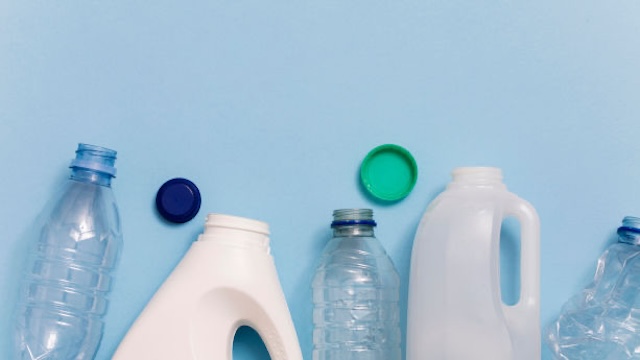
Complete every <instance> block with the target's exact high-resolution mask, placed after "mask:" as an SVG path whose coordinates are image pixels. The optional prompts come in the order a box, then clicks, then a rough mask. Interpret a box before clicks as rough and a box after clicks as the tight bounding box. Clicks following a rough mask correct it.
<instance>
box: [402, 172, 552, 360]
mask: <svg viewBox="0 0 640 360" xmlns="http://www.w3.org/2000/svg"><path fill="white" fill-rule="evenodd" d="M507 217H514V218H516V219H517V220H518V221H519V223H520V229H521V234H520V242H521V259H520V268H521V270H520V274H521V277H520V297H519V300H518V302H517V303H516V304H514V305H512V306H508V305H505V304H504V303H503V302H502V297H501V292H500V259H499V257H500V229H501V226H502V222H503V220H504V219H505V218H507ZM539 234H540V225H539V220H538V215H537V214H536V211H535V209H534V208H533V207H532V206H531V205H530V204H529V203H528V202H526V201H524V200H522V199H520V198H519V197H517V196H516V195H514V194H513V193H511V192H509V191H508V190H507V188H506V186H505V185H504V184H503V183H502V173H501V171H500V169H497V168H485V167H470V168H458V169H455V170H454V171H453V180H452V181H451V183H449V185H448V186H447V189H446V190H445V191H444V192H443V193H441V194H440V195H439V196H438V197H437V198H436V199H435V200H434V201H433V202H432V203H431V204H430V206H429V207H428V209H427V211H426V213H425V214H424V216H423V218H422V220H421V222H420V225H419V227H418V231H417V234H416V237H415V241H414V244H413V250H412V254H411V273H410V280H409V307H408V314H407V317H408V319H407V327H408V328H407V359H408V360H470V359H479V360H540V320H539V313H540V308H539V307H540V281H539V279H540V245H539V243H540V240H539V238H540V235H539Z"/></svg>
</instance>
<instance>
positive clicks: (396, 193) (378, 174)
mask: <svg viewBox="0 0 640 360" xmlns="http://www.w3.org/2000/svg"><path fill="white" fill-rule="evenodd" d="M417 179H418V166H417V165H416V161H415V159H414V158H413V156H412V155H411V153H410V152H409V151H407V149H405V148H403V147H402V146H398V145H394V144H385V145H380V146H378V147H376V148H375V149H373V150H371V151H370V152H369V154H367V156H366V157H365V158H364V160H362V165H361V166H360V180H361V181H362V184H363V185H364V188H365V189H367V191H368V192H369V193H370V194H371V195H373V196H374V197H376V198H378V199H381V200H386V201H397V200H400V199H402V198H404V197H406V196H407V195H409V193H410V192H411V190H413V186H414V185H415V184H416V180H417Z"/></svg>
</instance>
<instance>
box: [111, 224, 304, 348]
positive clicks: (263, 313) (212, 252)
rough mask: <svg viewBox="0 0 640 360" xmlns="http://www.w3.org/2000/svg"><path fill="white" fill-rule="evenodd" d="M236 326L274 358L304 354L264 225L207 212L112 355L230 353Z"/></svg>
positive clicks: (265, 225) (267, 227)
mask: <svg viewBox="0 0 640 360" xmlns="http://www.w3.org/2000/svg"><path fill="white" fill-rule="evenodd" d="M241 326H249V327H251V328H253V329H254V330H256V332H257V333H258V334H259V335H260V336H261V337H262V340H263V341H264V344H265V346H266V348H267V351H268V352H269V355H270V356H271V359H272V360H301V359H302V353H301V351H300V346H299V344H298V337H297V335H296V331H295V328H294V326H293V322H292V321H291V316H290V315H289V309H288V307H287V303H286V301H285V297H284V294H283V292H282V288H281V287H280V281H279V280H278V274H277V272H276V267H275V264H274V262H273V257H272V256H271V254H270V247H269V226H268V225H267V224H266V223H264V222H261V221H256V220H252V219H246V218H241V217H236V216H230V215H222V214H209V215H208V216H207V221H206V224H205V230H204V233H203V234H201V235H200V236H199V237H198V240H197V241H196V242H194V243H193V245H191V248H190V249H189V251H188V252H187V254H186V255H185V256H184V257H183V259H182V261H180V263H179V264H178V266H177V267H176V268H175V269H174V270H173V272H172V273H171V275H170V276H169V277H168V278H167V280H166V281H165V282H164V284H162V286H161V287H160V289H159V290H158V291H157V292H156V294H155V295H154V296H153V298H152V299H151V301H150V302H149V303H148V304H147V306H146V308H145V309H144V310H143V311H142V313H141V314H140V316H139V317H138V319H137V320H136V321H135V323H134V324H133V326H132V327H131V329H130V330H129V332H128V333H127V335H126V336H125V338H124V340H123V341H122V343H120V346H119V347H118V349H117V351H116V353H115V355H114V357H113V359H115V360H138V359H154V360H176V359H180V360H188V359H194V360H195V359H198V360H199V359H215V360H223V359H228V360H231V358H232V350H233V349H232V347H233V338H234V336H235V333H236V331H237V330H238V328H240V327H241Z"/></svg>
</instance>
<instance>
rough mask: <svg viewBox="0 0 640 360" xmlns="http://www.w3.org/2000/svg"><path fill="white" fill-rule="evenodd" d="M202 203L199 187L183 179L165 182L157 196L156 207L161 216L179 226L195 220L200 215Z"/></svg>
mask: <svg viewBox="0 0 640 360" xmlns="http://www.w3.org/2000/svg"><path fill="white" fill-rule="evenodd" d="M200 201H201V199H200V190H198V187H197V186H196V185H195V184H194V183H192V182H191V181H189V180H187V179H183V178H175V179H171V180H169V181H167V182H165V183H164V184H163V185H162V186H161V187H160V189H159V190H158V194H157V195H156V207H157V208H158V212H160V215H162V217H163V218H165V219H167V220H168V221H171V222H174V223H179V224H181V223H185V222H187V221H189V220H191V219H193V218H194V217H195V216H196V214H198V211H199V210H200Z"/></svg>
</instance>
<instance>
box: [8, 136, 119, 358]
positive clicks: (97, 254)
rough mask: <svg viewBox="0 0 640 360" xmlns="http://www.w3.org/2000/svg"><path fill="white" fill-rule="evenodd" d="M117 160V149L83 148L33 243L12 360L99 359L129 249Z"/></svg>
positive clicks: (18, 309)
mask: <svg viewBox="0 0 640 360" xmlns="http://www.w3.org/2000/svg"><path fill="white" fill-rule="evenodd" d="M115 160H116V152H115V151H113V150H109V149H105V148H102V147H99V146H93V145H86V144H80V145H79V146H78V150H77V151H76V159H75V160H73V161H72V162H71V166H70V167H71V177H70V179H69V180H68V181H67V183H66V184H65V186H64V188H63V189H62V190H61V191H60V192H59V193H58V194H57V196H56V197H55V198H54V200H53V201H52V203H51V204H50V210H49V211H48V212H47V211H45V213H46V214H44V216H43V219H44V224H40V225H38V228H39V231H38V235H39V236H38V237H37V239H34V240H35V244H31V245H32V251H31V253H30V260H29V261H28V262H27V263H28V266H27V268H26V277H25V279H24V284H23V289H22V292H21V294H20V300H19V303H18V308H17V311H16V313H17V319H16V322H15V324H16V325H15V346H14V356H13V359H20V360H27V359H28V360H36V359H38V360H54V359H55V360H69V359H74V360H80V359H93V357H94V355H95V353H96V350H97V348H98V345H99V343H100V340H101V338H102V329H103V321H102V318H103V316H104V314H105V312H106V310H107V294H108V293H109V291H110V289H111V283H112V277H113V271H114V268H115V266H116V263H117V260H118V256H119V253H120V249H121V247H122V233H121V231H120V220H119V215H118V207H117V206H116V201H115V198H114V196H113V192H112V191H111V179H112V178H113V177H114V176H115V174H116V169H115V168H114V163H115Z"/></svg>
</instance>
